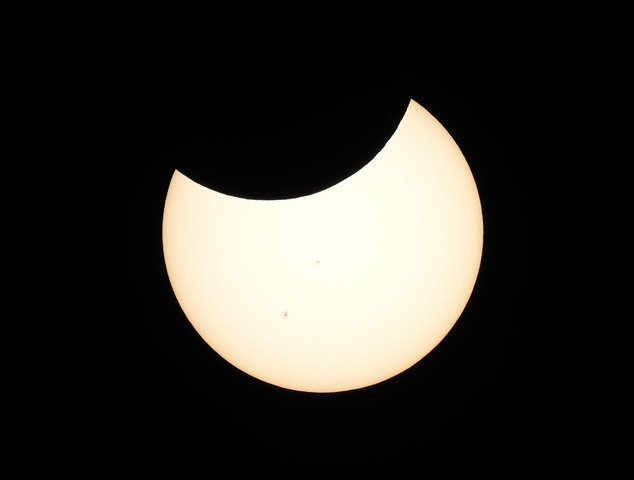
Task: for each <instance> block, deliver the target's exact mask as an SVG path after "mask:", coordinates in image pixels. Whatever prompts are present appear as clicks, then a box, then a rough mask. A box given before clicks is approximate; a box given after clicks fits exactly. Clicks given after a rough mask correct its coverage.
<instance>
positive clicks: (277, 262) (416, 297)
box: [162, 100, 483, 393]
mask: <svg viewBox="0 0 634 480" xmlns="http://www.w3.org/2000/svg"><path fill="white" fill-rule="evenodd" d="M162 235H163V237H162V239H163V250H164V258H165V264H166V268H167V272H168V276H169V280H170V283H171V285H172V288H173V290H174V294H175V296H176V298H177V300H178V302H179V304H180V306H181V308H182V310H183V312H184V313H185V315H186V317H187V318H188V320H189V321H190V322H191V324H192V325H193V327H194V328H195V330H196V331H197V332H198V334H199V335H200V336H201V337H202V339H203V340H204V341H205V342H206V343H207V344H208V345H209V346H210V347H211V348H212V349H213V350H214V351H216V352H217V353H218V354H219V355H220V356H221V357H223V358H224V359H225V360H226V361H227V362H229V363H230V364H232V365H233V366H235V367H236V368H238V369H240V370H242V371H243V372H246V373H247V374H249V375H251V376H252V377H255V378H257V379H259V380H261V381H264V382H267V383H270V384H273V385H276V386H279V387H282V388H286V389H291V390H298V391H306V392H320V393H326V392H337V391H346V390H354V389H359V388H364V387H367V386H370V385H374V384H377V383H379V382H382V381H385V380H388V379H390V378H391V377H394V376H396V375H398V374H399V373H401V372H403V371H405V370H407V369H408V368H410V367H412V366H413V365H414V364H416V363H418V362H419V361H420V360H421V359H423V357H425V356H426V355H427V354H428V353H429V352H430V351H431V350H432V349H434V348H435V347H436V346H437V345H438V344H439V343H440V342H441V341H442V339H443V338H444V337H445V336H446V335H447V333H448V332H449V331H450V330H451V329H452V328H453V326H454V325H455V323H456V322H457V320H458V319H459V317H460V315H461V314H462V312H463V310H464V308H465V306H466V304H467V302H468V300H469V298H470V296H471V293H472V291H473V288H474V286H475V282H476V279H477V275H478V271H479V268H480V261H481V256H482V248H483V217H482V211H481V205H480V199H479V195H478V190H477V186H476V183H475V180H474V177H473V175H472V172H471V170H470V168H469V165H468V163H467V161H466V159H465V157H464V155H463V154H462V152H461V150H460V149H459V147H458V145H457V144H456V142H455V141H454V140H453V138H452V137H451V135H450V134H449V133H448V132H447V130H446V129H445V128H444V127H443V126H442V125H441V124H440V123H439V122H438V121H437V120H436V119H435V118H434V117H433V116H432V115H431V114H430V113H429V112H428V111H427V110H426V109H424V108H423V107H422V106H421V105H419V104H418V103H416V102H415V101H414V100H411V101H410V102H409V105H408V107H407V110H406V111H405V114H404V116H403V118H402V119H401V121H400V123H399V124H398V127H397V129H396V131H395V132H394V134H393V135H392V137H391V138H390V139H389V140H388V141H387V143H386V144H385V146H384V147H383V149H382V150H380V151H379V153H378V154H377V155H376V156H375V157H374V159H372V161H370V162H369V163H367V164H366V165H365V166H363V167H362V168H361V169H360V170H359V171H357V172H356V173H355V174H353V175H351V176H349V177H348V178H346V179H344V180H343V181H341V182H339V183H337V184H335V185H333V186H331V187H330V188H327V189H325V190H322V191H319V192H317V193H313V194H310V195H305V196H301V197H297V198H292V199H280V200H253V199H245V198H240V197H235V196H230V195H227V194H224V193H220V192H217V191H214V190H212V189H209V188H207V187H204V186H202V185H200V184H198V183H196V182H194V181H192V180H191V179H189V178H188V177H187V176H185V175H183V174H182V173H181V172H180V171H178V170H175V171H174V174H173V176H172V179H171V182H170V185H169V188H168V191H167V196H166V200H165V207H164V214H163V232H162Z"/></svg>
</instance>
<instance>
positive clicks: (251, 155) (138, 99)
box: [25, 2, 624, 478]
mask: <svg viewBox="0 0 634 480" xmlns="http://www.w3.org/2000/svg"><path fill="white" fill-rule="evenodd" d="M258 5H259V4H258ZM60 13H61V16H62V17H66V20H65V21H64V22H61V23H59V24H57V25H58V26H57V27H56V26H53V28H52V33H51V35H50V36H49V37H48V38H44V39H43V40H42V42H41V43H40V44H39V47H38V48H39V52H40V54H41V57H40V58H42V59H43V60H42V63H41V72H40V73H41V76H40V77H38V78H36V79H35V83H36V84H37V83H38V82H39V85H40V87H41V88H40V91H41V92H43V93H44V95H43V98H44V99H45V100H46V101H45V102H44V103H42V105H43V106H44V107H45V108H43V109H42V110H43V115H42V117H41V118H42V122H48V124H49V125H50V126H51V129H54V131H55V138H54V143H53V144H52V145H54V151H55V153H56V155H55V156H54V157H53V158H52V159H50V160H48V165H47V167H48V168H45V169H44V171H47V172H48V171H49V170H50V175H51V178H54V179H55V180H56V182H55V183H53V182H50V184H49V186H51V185H52V187H51V194H50V195H49V197H48V198H49V199H50V200H51V202H53V203H52V204H50V205H51V207H50V210H51V211H54V212H55V216H54V217H55V218H54V223H53V227H52V235H53V238H54V243H53V249H52V250H50V249H49V251H52V256H53V257H54V259H55V262H56V263H55V265H54V266H53V268H52V269H51V271H52V273H53V280H52V282H53V285H51V287H50V288H55V290H56V291H58V295H57V297H56V299H58V300H60V301H58V302H56V303H55V311H54V316H53V317H52V319H50V320H49V326H51V327H53V328H52V332H51V335H54V337H52V341H51V343H52V344H53V345H55V349H54V352H52V353H51V354H50V355H49V356H47V358H46V359H45V361H44V362H43V363H42V367H41V369H39V370H40V372H39V373H40V374H42V373H43V375H41V376H39V377H38V378H41V379H42V380H41V381H38V382H35V383H36V385H35V390H36V394H35V397H34V398H35V399H36V400H35V403H36V410H37V412H39V415H40V416H41V419H42V421H41V422H37V425H38V426H37V427H36V429H35V431H33V432H31V434H30V435H28V439H27V440H26V444H25V448H27V449H28V448H32V447H33V446H35V447H36V448H37V449H38V451H41V452H43V453H42V456H41V457H40V458H42V460H41V462H42V464H43V465H45V466H46V468H48V469H50V471H58V472H65V473H66V474H67V475H75V474H77V475H78V476H79V477H81V478H94V477H95V476H98V475H99V474H102V473H103V474H105V475H107V476H110V475H117V476H120V475H127V474H130V476H135V477H143V478H146V477H147V478H149V477H150V476H153V475H155V474H159V473H163V474H166V475H168V476H169V477H170V478H215V477H220V478H222V477H224V476H225V475H226V474H227V473H231V474H232V475H233V474H235V475H239V476H246V475H247V472H259V473H264V472H266V473H272V474H275V473H284V474H287V473H291V474H294V475H296V476H302V477H303V476H305V475H306V474H311V473H328V474H329V475H331V474H336V473H337V472H343V471H346V472H347V471H350V472H357V473H358V474H365V473H372V472H376V473H378V472H386V473H389V474H390V476H391V477H392V476H393V477H397V478H398V477H400V476H401V475H399V474H400V472H404V473H405V472H407V473H408V474H409V475H413V476H415V477H421V478H422V477H426V476H431V478H442V477H445V476H450V477H452V474H457V473H461V474H467V475H469V477H471V478H495V477H499V478H543V476H544V475H546V472H560V473H566V472H567V473H572V472H575V473H576V472H580V471H588V470H589V469H591V468H595V467H597V468H600V469H603V468H609V467H610V466H611V465H615V464H616V463H618V461H619V460H621V457H620V456H621V455H622V454H623V453H622V451H621V450H619V449H618V448H615V449H612V448H611V447H610V448H609V449H608V451H609V452H610V453H608V454H606V453H605V452H603V451H602V450H601V447H602V446H605V445H606V444H609V439H610V437H606V436H605V435H606V434H607V433H606V432H607V431H608V430H607V427H609V426H610V427H613V426H614V425H613V424H611V423H610V421H608V418H609V413H610V412H609V409H608V410H606V408H605V403H604V402H599V401H598V400H597V398H601V399H603V400H605V398H606V397H608V398H612V396H614V397H617V392H618V389H616V387H615V386H614V384H612V383H611V382H610V381H608V380H607V376H606V375H605V373H604V372H603V371H602V370H601V369H600V367H599V364H598V362H597V356H596V353H595V351H596V349H597V345H600V344H601V343H602V342H603V341H604V337H603V335H604V333H602V332H605V331H606V330H610V329H609V328H608V327H605V326H606V325H611V324H612V323H613V322H615V316H616V315H617V314H616V312H614V311H612V309H611V308H610V307H609V306H607V305H606V303H605V298H604V297H603V296H602V294H600V293H599V292H602V291H605V284H606V282H607V281H608V280H609V278H610V275H609V273H608V272H609V269H610V268H611V262H612V260H611V256H610V249H611V247H612V244H610V243H609V241H608V239H607V233H606V232H607V231H608V228H607V226H608V224H609V223H610V220H611V218H610V212H611V209H610V204H611V202H614V201H616V200H617V199H619V198H620V195H622V194H623V190H624V180H623V177H622V176H620V175H618V174H617V175H615V163H614V161H613V160H612V159H611V158H612V157H610V156H609V155H607V154H606V153H605V150H604V149H603V147H602V146H600V145H599V144H598V143H595V142H593V141H592V138H593V136H596V135H597V132H598V131H599V130H601V129H602V127H604V126H605V124H606V122H609V121H611V120H610V119H611V117H605V116H604V117H601V116H600V112H601V110H602V105H603V102H606V103H610V102H611V101H612V100H608V98H609V93H610V89H609V88H607V87H606V86H605V84H602V85H603V86H602V87H601V90H600V92H597V91H596V90H595V91H593V94H592V95H590V94H589V89H592V87H593V82H592V81H590V80H589V78H590V77H591V76H597V75H599V77H601V76H603V77H605V76H612V75H614V76H615V77H617V76H618V75H617V70H618V68H619V67H618V65H620V63H619V62H618V61H617V62H614V61H613V60H614V57H613V56H612V53H613V50H610V49H608V50H606V49H605V46H606V45H608V44H609V43H610V40H608V41H606V37H605V34H603V33H601V34H600V33H598V27H601V28H603V30H604V31H605V30H607V31H608V32H610V33H614V30H615V29H611V22H612V21H614V22H617V20H618V17H619V14H618V13H617V12H613V13H608V14H607V15H606V14H605V12H603V15H602V16H595V13H596V12H591V11H586V12H581V11H576V12H574V13H572V12H565V13H555V12H552V11H547V10H541V9H536V8H535V9H533V8H529V7H528V6H526V7H524V8H521V7H517V8H515V9H514V10H513V11H511V10H504V9H502V10H493V9H492V8H490V9H487V8H480V7H473V6H469V7H465V6H462V7H460V8H458V7H452V6H442V7H441V6H418V4H417V3H416V2H414V3H412V4H409V5H405V4H403V5H401V4H399V3H398V2H363V3H362V2H358V3H355V2H341V3H338V4H336V6H328V5H326V4H323V3H317V2H315V3H310V2H308V3H302V4H301V6H293V7H289V6H284V7H274V6H271V5H261V6H257V7H254V6H251V5H236V6H235V7H231V8H227V7H223V8H218V9H215V8H213V7H209V8H207V9H205V10H199V11H195V10H191V11H186V10H185V9H179V10H178V11H173V10H171V9H170V8H169V7H164V8H162V9H158V8H157V7H153V8H151V9H150V8H148V10H147V11H146V10H143V11H140V10H135V11H129V10H125V9H121V10H105V9H104V10H103V11H100V10H98V9H96V8H95V9H91V10H90V11H86V10H84V11H80V12H70V11H69V12H59V11H56V12H55V14H56V15H60ZM617 33H618V32H617ZM599 38H600V39H601V40H602V41H601V42H599V41H598V39H599ZM615 42H616V40H615ZM621 60H622V59H621ZM597 72H603V73H602V74H600V73H597ZM605 83H608V84H609V82H605ZM409 98H413V99H414V100H416V101H417V102H418V103H420V104H421V105H423V106H424V107H425V108H427V109H428V110H429V111H430V113H432V115H434V116H435V117H436V118H437V119H438V120H439V121H440V122H441V123H442V124H443V125H444V126H445V128H447V130H448V131H449V132H450V133H451V135H452V136H453V137H454V139H455V140H456V142H457V143H458V145H459V146H460V148H461V149H462V151H463V153H464V154H465V157H466V158H467V161H468V162H469V164H470V166H471V169H472V172H473V175H474V177H475V180H476V183H477V185H478V188H479V192H480V196H481V201H482V207H483V213H484V226H485V238H484V253H483V259H482V267H481V270H480V274H479V277H478V280H477V283H476V286H475V289H474V292H473V296H472V298H471V300H470V302H469V304H468V305H467V308H466V309H465V311H464V314H463V315H462V316H461V318H460V319H459V321H458V322H457V324H456V326H455V327H454V329H453V330H452V331H451V332H450V333H449V335H448V336H447V337H446V338H445V339H444V340H443V341H442V342H441V344H439V345H438V346H437V348H436V349H434V350H433V351H432V352H431V353H430V354H429V355H427V356H426V357H425V358H424V359H423V360H422V361H421V362H420V363H419V364H417V365H415V366H413V367H412V368H410V369H409V370H407V371H405V372H403V373H402V374H401V375H399V376H397V377H395V378H392V379H390V380H388V381H385V382H383V383H381V384H378V385H375V386H372V387H369V388H367V389H363V390H359V391H352V392H342V393H337V394H328V395H319V394H308V393H302V392H293V391H288V390H284V389H281V388H278V387H274V386H272V385H268V384H265V383H263V382H261V381H259V380H256V379H253V378H251V377H249V376H248V375H246V374H244V373H242V372H240V371H238V370H237V369H235V368H234V367H232V366H231V365H229V364H228V363H227V362H225V361H224V360H223V359H222V358H220V357H219V356H218V355H217V354H215V352H213V351H212V350H211V349H209V348H208V347H207V346H206V344H204V342H203V341H202V339H201V338H200V337H199V336H198V335H197V333H196V332H195V331H194V330H193V328H192V327H191V326H190V324H189V322H188V321H187V319H186V318H185V316H184V315H183V313H182V311H181V310H180V308H179V306H178V303H177V301H176V299H175V297H174V295H173V293H172V291H171V288H170V285H169V282H168V279H167V276H166V271H165V266H164V263H163V257H162V249H161V217H162V207H163V201H164V198H165V194H166V191H167V187H168V184H169V181H170V177H171V174H172V172H173V171H174V169H175V168H180V169H183V171H184V172H187V173H188V174H189V175H190V176H192V177H193V178H195V179H197V180H198V181H200V182H201V183H203V184H205V185H207V186H210V187H211V188H215V189H218V190H221V191H225V192H227V193H232V194H236V195H241V196H245V197H253V198H280V197H292V196H296V195H302V194H306V193H312V192H314V191H318V190H320V189H322V188H324V187H326V186H328V185H331V184H333V183H335V182H336V181H338V180H340V179H342V178H344V177H345V176H347V175H349V174H350V173H352V172H354V171H355V170H356V169H358V168H359V167H360V166H361V165H363V164H364V163H365V162H367V161H369V160H370V159H371V158H372V156H373V155H374V154H375V153H376V152H377V151H378V150H379V149H380V148H381V146H382V145H383V144H384V143H385V141H386V140H387V139H388V138H389V136H390V135H391V133H392V132H393V131H394V129H395V128H396V125H397V123H398V120H399V119H400V117H401V115H402V113H403V111H404V108H405V106H406V102H407V101H408V99H409ZM597 112H599V115H597ZM344 159H347V160H348V161H344ZM617 293H618V292H616V291H615V292H614V293H613V294H614V295H617ZM245 301H248V299H245ZM53 319H54V320H53ZM597 324H599V325H603V326H604V328H596V326H597ZM53 339H54V341H53ZM608 403H609V402H608ZM44 452H46V453H44ZM221 472H224V473H222V474H221ZM432 472H433V473H434V475H432ZM439 472H444V473H441V474H439ZM452 478H453V477H452Z"/></svg>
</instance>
